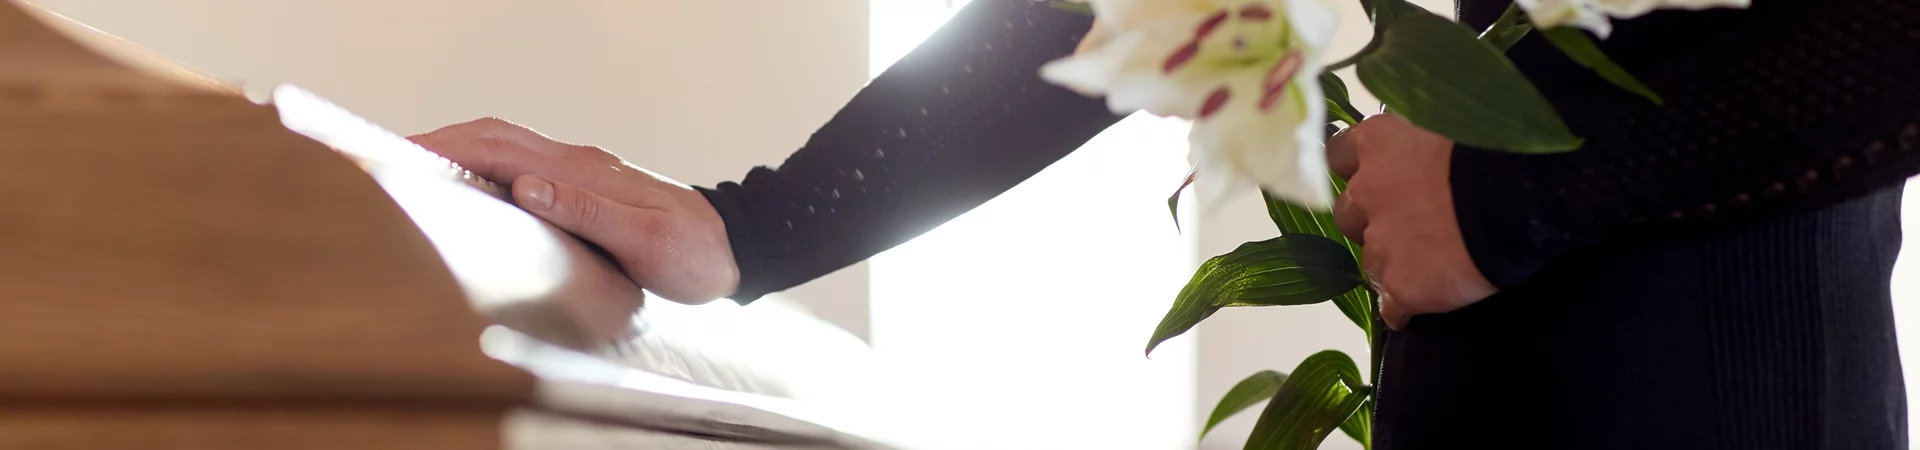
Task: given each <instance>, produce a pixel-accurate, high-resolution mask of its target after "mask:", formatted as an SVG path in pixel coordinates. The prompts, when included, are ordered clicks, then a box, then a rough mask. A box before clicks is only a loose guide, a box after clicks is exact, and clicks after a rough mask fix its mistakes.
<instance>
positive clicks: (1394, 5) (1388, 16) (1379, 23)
mask: <svg viewBox="0 0 1920 450" xmlns="http://www.w3.org/2000/svg"><path fill="white" fill-rule="evenodd" d="M1361 6H1362V7H1369V8H1371V10H1372V13H1371V14H1369V15H1368V16H1369V17H1371V18H1373V26H1374V29H1375V30H1379V29H1382V28H1384V27H1386V26H1388V25H1392V24H1393V22H1394V21H1397V20H1399V19H1400V18H1401V17H1406V16H1410V15H1415V14H1426V15H1433V13H1430V12H1427V9H1426V8H1421V7H1420V5H1415V4H1413V3H1412V2H1408V1H1407V0H1367V2H1366V3H1365V4H1363V5H1361Z"/></svg>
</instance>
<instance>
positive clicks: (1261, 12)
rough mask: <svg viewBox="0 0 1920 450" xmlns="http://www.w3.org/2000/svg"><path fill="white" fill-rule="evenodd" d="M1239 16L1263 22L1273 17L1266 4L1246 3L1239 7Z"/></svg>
mask: <svg viewBox="0 0 1920 450" xmlns="http://www.w3.org/2000/svg"><path fill="white" fill-rule="evenodd" d="M1240 18H1241V19H1245V20H1251V21H1254V22H1265V21H1267V20H1268V19H1272V18H1273V10H1271V9H1267V6H1266V5H1247V6H1242V7H1240Z"/></svg>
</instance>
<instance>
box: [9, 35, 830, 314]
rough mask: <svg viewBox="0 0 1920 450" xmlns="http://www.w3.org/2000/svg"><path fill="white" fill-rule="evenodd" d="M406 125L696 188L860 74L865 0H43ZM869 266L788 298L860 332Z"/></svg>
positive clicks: (772, 141) (783, 143)
mask: <svg viewBox="0 0 1920 450" xmlns="http://www.w3.org/2000/svg"><path fill="white" fill-rule="evenodd" d="M37 4H39V5H41V6H43V7H46V8H49V9H51V10H54V11H56V12H59V13H62V14H64V15H67V16H68V17H72V18H74V19H76V20H79V21H81V22H83V23H86V24H88V25H91V26H93V27H95V28H99V29H101V30H104V31H106V32H108V33H112V34H115V35H119V36H121V37H123V38H126V39H128V40H130V41H133V42H135V43H137V44H140V45H143V46H146V47H149V48H153V49H155V50H157V51H159V52H160V53H162V54H165V55H168V56H172V57H174V58H176V59H179V60H181V61H182V62H185V63H186V64H188V65H190V66H194V67H197V68H200V69H202V70H204V71H207V72H209V73H211V74H213V75H215V76H217V77H221V78H225V79H229V80H234V81H240V82H246V83H249V84H251V83H283V82H284V83H293V84H297V85H301V86H303V87H306V88H308V89H311V90H313V91H315V92H317V93H319V94H320V95H322V96H326V97H328V98H330V99H331V100H333V101H335V102H337V103H339V104H341V105H342V106H345V107H347V108H348V109H351V110H353V111H356V112H358V113H360V114H361V115H363V116H366V117H367V118H369V119H372V120H373V121H375V122H377V123H380V124H382V125H385V126H387V127H388V128H391V129H393V130H394V131H397V132H401V133H408V134H410V133H418V132H424V131H428V130H431V129H433V128H435V127H439V126H442V125H446V124H450V123H454V122H459V121H464V120H468V119H473V118H477V117H481V116H489V115H495V116H501V117H503V118H506V119H509V120H513V121H517V122H521V123H524V124H527V125H530V126H533V127H535V128H537V129H539V130H541V131H543V132H546V133H548V134H551V135H553V136H555V137H557V138H559V139H562V140H568V141H573V142H579V143H590V144H596V145H601V146H605V147H606V148H608V149H611V150H613V151H615V152H618V153H620V154H621V155H622V156H624V157H626V158H627V159H629V160H632V161H634V162H636V163H638V164H640V165H642V166H645V167H647V168H649V169H653V170H656V171H658V172H661V173H663V174H665V175H667V176H670V177H673V178H675V179H678V180H680V181H682V182H686V183H691V184H702V185H712V183H715V182H719V181H723V180H736V179H738V178H739V177H740V176H741V175H743V174H745V173H746V169H747V168H749V167H751V166H752V165H755V164H769V165H771V164H778V163H779V162H780V161H781V159H782V158H783V157H785V156H786V155H787V154H788V153H789V152H791V151H793V149H795V148H796V147H798V146H799V145H800V144H801V143H802V142H804V141H805V140H806V138H807V136H808V134H810V133H811V132H812V131H813V130H814V129H815V128H816V127H818V126H819V125H820V124H821V123H823V122H825V121H826V119H827V118H828V117H830V116H831V115H832V114H833V112H834V111H835V110H836V109H837V108H838V107H839V106H840V105H841V104H842V103H844V102H845V101H846V99H847V98H849V97H851V96H852V94H853V92H854V91H855V90H858V89H859V88H860V86H861V85H862V84H864V83H865V82H866V79H867V78H866V73H867V67H866V66H867V57H866V48H867V45H866V44H867V40H866V35H867V2H866V0H807V1H760V2H726V1H662V0H636V1H616V0H329V1H311V0H168V1H152V0H39V1H37ZM865 277H866V275H865V267H864V266H857V267H855V268H853V269H849V270H846V271H842V273H840V274H836V275H835V276H832V277H828V278H826V279H823V280H820V281H816V282H815V283H813V284H811V285H808V286H806V287H803V288H800V289H797V290H795V291H794V292H792V294H793V296H794V297H796V298H798V299H800V300H801V301H802V302H804V303H807V304H808V306H810V307H812V308H813V309H815V310H816V312H818V313H819V314H821V315H822V316H825V317H827V318H829V319H830V320H833V321H835V322H836V323H840V324H841V325H843V326H845V327H847V328H849V329H851V330H852V331H854V332H855V333H857V334H860V335H862V336H865V334H866V330H867V309H866V278H865Z"/></svg>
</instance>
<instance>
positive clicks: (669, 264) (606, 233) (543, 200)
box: [408, 118, 740, 304]
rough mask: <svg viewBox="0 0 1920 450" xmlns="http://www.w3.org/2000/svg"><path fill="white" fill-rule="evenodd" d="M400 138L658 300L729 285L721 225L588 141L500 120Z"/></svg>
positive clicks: (697, 298) (698, 296)
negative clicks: (489, 185) (491, 186)
mask: <svg viewBox="0 0 1920 450" xmlns="http://www.w3.org/2000/svg"><path fill="white" fill-rule="evenodd" d="M408 139H409V140H412V141H413V142H415V143H417V144H420V146H422V147H426V148H427V149H428V150H432V151H433V152H434V153H438V154H440V155H441V156H443V157H446V158H447V159H449V160H452V161H453V162H455V163H458V164H459V165H460V166H462V167H464V168H466V169H467V170H471V171H473V173H475V174H478V175H480V176H481V177H484V178H486V179H488V180H491V181H493V182H495V183H500V184H504V185H509V186H510V188H511V189H512V191H513V199H514V202H515V203H517V204H519V206H520V207H521V208H523V209H526V210H527V211H528V212H530V213H532V214H533V215H535V216H538V217H540V218H541V219H545V220H546V221H548V222H551V223H553V224H554V225H555V226H558V227H560V228H561V229H564V230H566V231H568V232H570V233H573V234H574V235H576V236H579V237H581V238H582V239H585V240H587V241H590V242H592V243H594V244H596V245H598V246H600V247H601V248H602V249H604V250H606V251H607V253H609V254H611V256H612V257H613V259H614V260H615V261H616V262H617V263H618V264H619V265H620V267H621V269H623V270H625V271H626V273H627V276H629V277H632V278H633V280H634V281H635V282H637V283H639V284H640V286H642V287H644V288H646V289H647V290H648V291H650V292H652V293H654V294H655V295H657V296H659V297H661V298H665V299H668V300H673V301H677V302H682V303H690V304H699V303H705V302H708V301H712V300H714V299H717V298H721V297H725V296H727V295H729V294H732V293H733V292H734V290H735V289H736V288H737V287H738V285H739V280H740V275H739V268H738V267H737V266H736V265H735V263H734V260H733V250H732V247H731V246H730V245H729V243H728V241H727V231H726V226H725V224H724V223H722V222H721V220H720V215H719V213H718V212H715V211H714V209H713V206H712V205H711V204H709V203H707V200H706V198H705V197H703V196H701V195H700V193H699V192H697V191H695V190H693V189H692V188H690V187H688V186H686V185H683V184H680V183H677V182H674V181H673V180H670V179H667V178H666V177H662V176H659V175H656V174H654V173H652V172H648V171H646V170H645V169H641V168H639V167H637V166H634V165H632V164H629V163H627V162H626V161H624V160H621V159H620V157H618V156H615V155H614V154H612V153H608V152H607V151H605V150H602V149H600V148H598V147H591V146H583V145H574V144H568V143H564V142H559V141H555V140H553V139H550V138H548V137H546V136H544V135H541V134H540V133H538V132H535V131H533V130H530V129H527V128H526V127H522V126H519V125H516V124H513V123H510V122H507V121H504V120H500V119H491V118H489V119H480V120H475V121H471V122H466V123H461V124H456V125H451V126H447V127H444V128H441V129H438V130H434V131H433V132H430V133H426V134H421V135H416V136H411V137H409V138H408Z"/></svg>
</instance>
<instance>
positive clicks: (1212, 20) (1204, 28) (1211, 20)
mask: <svg viewBox="0 0 1920 450" xmlns="http://www.w3.org/2000/svg"><path fill="white" fill-rule="evenodd" d="M1226 21H1227V12H1226V11H1220V12H1217V13H1213V15H1212V16H1207V20H1205V21H1202V22H1200V28H1197V29H1194V30H1193V40H1196V41H1198V40H1201V39H1206V38H1207V35H1209V34H1213V30H1215V29H1218V28H1220V24H1222V23H1226Z"/></svg>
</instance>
